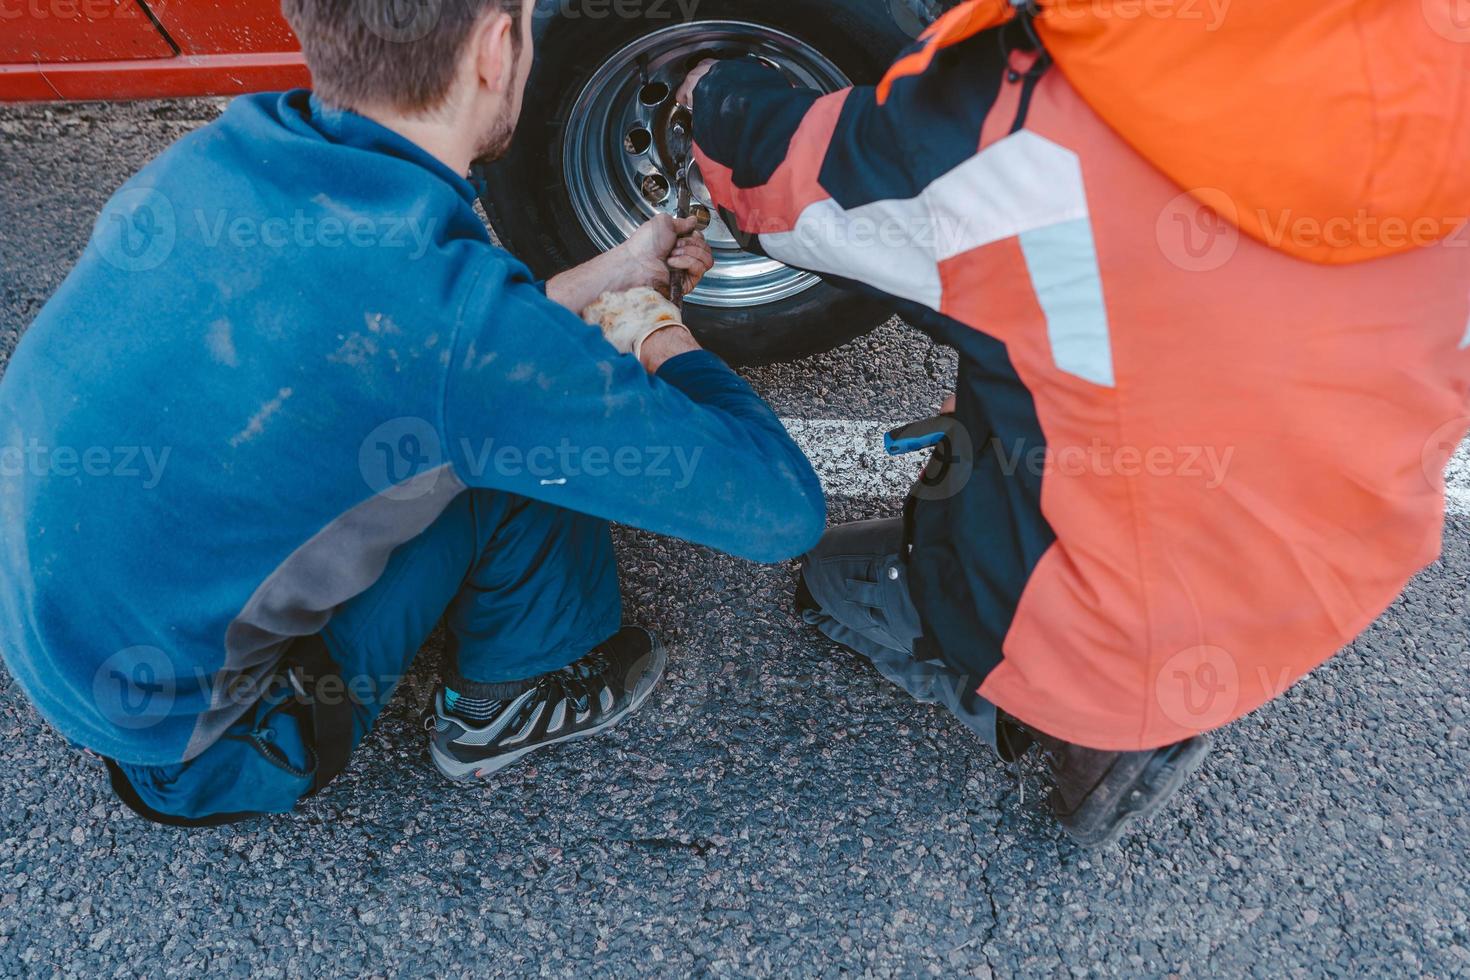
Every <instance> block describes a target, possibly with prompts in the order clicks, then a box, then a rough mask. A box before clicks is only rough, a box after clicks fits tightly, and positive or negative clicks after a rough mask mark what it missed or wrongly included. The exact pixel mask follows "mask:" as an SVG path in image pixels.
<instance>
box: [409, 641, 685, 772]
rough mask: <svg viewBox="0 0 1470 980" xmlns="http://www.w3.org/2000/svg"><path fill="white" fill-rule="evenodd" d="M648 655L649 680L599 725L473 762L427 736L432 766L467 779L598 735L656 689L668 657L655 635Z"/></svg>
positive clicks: (629, 712) (634, 709)
mask: <svg viewBox="0 0 1470 980" xmlns="http://www.w3.org/2000/svg"><path fill="white" fill-rule="evenodd" d="M652 655H653V656H655V657H656V658H657V660H658V667H657V669H655V670H654V672H653V679H652V680H651V681H649V683H648V686H647V687H645V688H644V689H643V690H642V691H641V692H639V693H638V694H637V695H635V696H634V698H633V701H632V703H631V704H629V705H628V707H627V708H626V709H624V710H623V711H621V712H619V713H618V714H616V715H613V716H612V717H611V718H609V719H607V721H604V722H603V723H602V724H600V725H595V726H593V727H592V728H585V729H583V730H582V731H580V732H573V733H571V734H570V735H563V736H561V737H560V738H554V739H551V740H550V741H546V742H537V743H536V744H535V745H528V746H526V747H525V748H523V749H516V750H515V751H514V752H506V753H504V754H502V755H497V756H495V757H494V758H492V759H482V760H479V761H476V762H464V761H461V760H459V759H456V758H454V757H453V756H451V755H448V754H446V753H445V752H444V751H443V750H441V749H440V748H439V746H438V744H436V743H435V742H434V741H433V740H432V739H430V741H429V758H430V759H432V760H434V768H436V769H438V770H439V772H441V773H442V774H444V776H446V777H448V778H449V779H452V780H454V781H455V782H465V781H468V780H470V779H477V778H478V779H483V778H485V777H487V776H491V775H494V774H495V773H497V772H499V771H500V770H502V769H505V768H507V767H509V766H513V765H515V764H516V763H517V762H519V761H521V759H523V758H525V757H526V756H528V755H530V754H531V753H532V752H535V751H537V750H539V749H546V748H550V747H551V746H553V745H566V744H568V743H570V742H579V741H581V740H582V739H584V738H591V737H592V736H593V735H601V734H602V733H603V732H606V731H608V730H609V729H612V728H616V727H617V726H618V725H619V724H620V723H621V722H622V721H623V719H625V718H627V717H628V716H630V715H632V714H633V713H634V712H636V711H637V710H638V709H639V708H641V707H643V705H644V703H645V702H646V701H647V700H648V699H649V698H650V697H652V696H653V692H654V691H656V690H658V685H659V682H660V681H662V680H663V678H664V669H665V668H666V667H668V664H669V660H668V656H667V654H666V653H665V652H664V648H663V644H662V643H660V642H659V641H658V640H657V639H656V638H655V639H654V641H653V654H652ZM643 676H644V677H647V676H648V675H647V674H645V675H643Z"/></svg>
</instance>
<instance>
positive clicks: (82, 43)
mask: <svg viewBox="0 0 1470 980" xmlns="http://www.w3.org/2000/svg"><path fill="white" fill-rule="evenodd" d="M309 80H310V76H309V74H308V73H307V70H306V63H305V61H304V60H303V59H302V57H301V50H300V46H299V45H298V44H297V41H296V36H295V35H294V34H292V33H291V28H290V27H289V26H287V24H286V21H285V19H284V18H282V17H281V10H280V3H279V0H0V101H8V102H16V101H20V102H24V101H57V100H73V99H109V100H111V99H154V98H169V97H174V96H185V95H233V94H236V93H239V92H258V91H265V90H270V89H285V88H292V87H295V86H299V85H306V84H308V82H309Z"/></svg>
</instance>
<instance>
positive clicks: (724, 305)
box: [483, 0, 916, 364]
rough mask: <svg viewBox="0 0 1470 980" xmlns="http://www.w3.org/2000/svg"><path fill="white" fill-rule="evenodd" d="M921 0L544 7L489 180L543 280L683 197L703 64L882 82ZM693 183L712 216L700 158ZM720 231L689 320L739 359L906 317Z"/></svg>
mask: <svg viewBox="0 0 1470 980" xmlns="http://www.w3.org/2000/svg"><path fill="white" fill-rule="evenodd" d="M910 2H911V0H611V2H608V3H602V4H595V3H592V2H588V0H582V4H581V5H580V6H579V5H578V4H577V3H575V2H573V0H554V2H552V3H549V4H548V3H546V2H545V0H543V3H542V6H541V9H538V11H537V14H536V19H535V23H536V48H537V50H536V63H535V66H534V68H533V69H532V73H531V80H530V84H529V85H528V86H527V92H526V101H525V105H524V108H523V109H522V112H521V119H520V125H519V127H518V130H517V134H516V138H515V141H514V143H513V145H512V146H511V149H510V152H509V153H508V154H507V155H506V156H505V158H503V159H502V160H500V161H498V162H497V163H495V164H492V165H490V166H489V167H487V168H486V170H485V173H484V176H485V178H486V186H487V190H486V193H485V195H484V198H483V203H484V205H485V211H486V214H487V215H488V217H489V219H490V223H491V226H492V227H493V228H494V230H495V233H496V235H497V237H498V238H499V239H500V241H501V243H502V244H503V245H504V246H505V247H506V248H507V249H509V250H510V251H511V252H513V253H514V254H515V255H516V256H517V257H519V258H520V259H522V260H523V261H525V262H526V263H527V264H528V265H529V266H530V267H531V268H532V270H533V271H534V272H535V273H536V274H537V275H539V276H543V277H549V276H551V275H554V274H555V273H557V272H559V271H561V270H563V269H566V268H569V267H571V266H573V265H576V264H577V263H580V262H583V261H586V260H587V259H589V258H592V257H593V256H595V255H597V254H599V253H600V252H603V251H605V250H607V249H608V248H611V247H613V246H615V245H617V244H618V243H619V242H621V241H623V240H625V239H626V238H627V237H628V236H629V235H630V234H632V232H633V230H634V229H636V228H637V227H638V226H639V225H641V224H642V223H643V222H644V221H646V220H648V218H650V217H652V216H653V215H654V214H655V213H657V212H659V211H666V212H672V211H673V210H674V208H675V206H676V203H677V202H676V194H675V192H674V190H673V188H672V187H671V184H672V179H671V177H672V170H671V168H670V167H669V166H668V164H667V159H666V154H665V153H664V152H663V144H662V138H661V133H662V130H663V127H664V126H665V125H666V121H667V118H668V114H669V112H670V110H671V109H672V103H673V92H674V91H675V90H676V89H677V87H678V83H679V81H681V80H682V78H683V76H684V73H685V72H686V71H687V70H688V69H689V67H691V66H692V65H693V64H695V63H697V62H698V61H699V60H700V59H701V58H703V57H707V56H710V55H716V56H722V57H723V56H739V55H754V56H756V57H759V58H761V59H763V60H765V61H767V62H768V63H770V64H772V65H775V66H776V67H778V68H780V69H781V70H782V71H783V72H785V73H786V74H787V76H788V77H789V78H791V79H792V81H793V82H795V83H797V84H801V85H806V86H810V87H814V88H818V89H821V90H823V91H834V90H837V89H840V88H844V87H846V86H847V85H849V84H853V83H863V82H872V81H874V80H876V79H877V78H879V77H881V75H882V73H883V71H884V70H885V69H886V67H887V66H888V65H889V64H890V63H891V61H892V59H893V58H894V57H895V56H896V54H897V53H898V51H899V50H901V49H902V47H903V46H904V45H905V44H906V43H908V42H910V41H912V40H913V34H914V33H916V32H915V30H914V29H913V27H912V25H911V24H910V23H908V21H911V20H913V17H912V15H911V14H909V13H908V10H909V7H908V4H909V3H910ZM593 10H597V11H600V12H601V14H602V16H600V17H594V16H593V14H592V11H593ZM687 11H693V14H692V16H685V12H687ZM691 185H692V187H693V191H694V203H695V206H696V207H699V206H701V205H702V206H704V207H705V209H706V210H708V205H709V200H708V197H707V194H706V192H705V189H704V185H703V182H702V181H701V180H700V179H699V175H698V169H697V167H696V168H695V169H694V172H693V173H692V174H691ZM705 234H706V237H707V238H708V239H709V241H710V245H711V246H712V248H713V250H714V252H715V267H714V269H712V270H711V271H710V273H709V274H708V275H707V276H706V277H705V279H704V281H703V282H702V283H701V284H700V286H699V288H698V289H697V290H695V291H694V292H693V293H691V294H690V295H689V296H688V297H687V299H686V305H685V319H686V321H687V322H688V324H689V327H690V329H691V330H693V331H694V333H695V335H696V336H697V337H698V338H699V340H700V342H701V343H702V344H703V345H704V346H706V347H708V348H709V349H711V350H713V351H715V352H716V353H718V354H720V355H721V356H722V357H724V358H725V359H727V360H729V361H731V362H732V363H736V364H759V363H766V362H770V361H779V360H788V359H790V358H794V357H799V356H802V355H805V354H810V353H814V352H817V351H821V350H826V349H828V348H830V347H834V346H836V345H838V344H841V343H845V342H846V341H848V340H850V339H852V338H853V337H856V336H858V335H860V334H863V333H865V332H867V331H868V330H871V329H872V328H873V327H875V326H877V325H878V324H880V323H882V322H883V321H884V320H886V319H887V318H888V317H889V316H890V315H891V311H890V309H889V308H888V307H887V305H885V304H884V303H882V302H879V301H876V300H874V299H872V298H870V297H867V296H862V295H859V294H857V293H855V292H849V291H845V290H841V289H838V288H837V287H835V286H832V285H830V284H828V283H825V282H822V281H821V280H820V279H818V278H817V277H816V276H813V275H811V274H810V273H806V272H802V271H799V270H796V269H792V268H790V267H788V266H785V265H782V264H781V263H779V262H776V261H774V260H772V259H767V258H765V257H763V256H759V255H754V254H752V253H749V252H746V251H744V250H743V249H741V248H740V246H739V244H738V242H737V240H736V236H735V235H734V234H732V232H731V230H730V229H728V228H726V227H725V225H724V224H723V223H722V222H721V221H720V219H719V217H718V215H711V224H710V227H709V229H708V230H707V231H706V233H705Z"/></svg>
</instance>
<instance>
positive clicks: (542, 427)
mask: <svg viewBox="0 0 1470 980" xmlns="http://www.w3.org/2000/svg"><path fill="white" fill-rule="evenodd" d="M521 272H523V269H522V267H520V266H519V263H514V262H513V261H508V260H495V259H492V260H489V261H486V262H485V263H484V266H483V268H482V271H481V274H480V276H479V282H478V284H477V285H476V286H475V287H474V289H473V295H472V299H471V300H470V301H469V302H468V303H467V306H466V309H467V313H466V314H465V316H464V318H463V320H462V323H461V326H460V328H459V333H458V338H457V340H456V342H455V344H454V347H453V349H452V350H451V351H450V352H449V358H450V360H449V363H448V365H447V368H448V370H447V376H446V382H445V390H444V396H443V417H442V424H441V429H442V438H443V439H444V455H445V457H446V458H447V460H448V461H449V462H450V463H451V464H452V465H453V468H454V470H455V472H456V473H457V474H458V475H459V476H460V478H461V480H462V481H463V482H464V483H465V484H466V485H467V486H471V487H483V488H491V489H496V490H505V491H509V492H512V493H517V494H520V495H522V496H525V497H529V498H533V499H536V500H541V501H545V502H547V503H552V504H556V505H558V506H561V507H565V508H567V509H570V510H575V511H579V512H582V513H586V514H592V515H594V516H597V517H602V518H606V519H607V520H610V521H616V522H618V523H621V524H627V525H631V526H633V527H638V528H642V529H644V530H648V531H653V532H656V533H659V534H666V535H669V536H671V537H676V538H682V539H685V540H688V541H693V542H695V543H697V544H702V545H707V546H709V547H712V548H717V549H719V550H720V551H724V552H728V553H729V554H732V555H736V556H738V557H741V558H748V559H752V560H755V561H764V562H774V561H783V560H785V559H787V558H791V557H794V556H796V555H800V554H802V553H804V552H806V551H809V550H810V549H811V548H812V546H814V545H815V544H816V542H817V540H818V538H820V537H821V534H822V531H823V529H824V527H825V524H826V503H825V500H824V498H823V494H822V488H821V484H820V482H819V481H818V480H817V477H816V474H815V473H814V472H813V471H812V468H811V464H810V463H808V461H807V459H806V457H805V456H804V455H803V454H802V452H801V450H800V449H799V448H798V447H797V446H796V444H795V443H794V442H792V440H791V438H790V436H789V435H788V434H787V433H786V429H785V427H784V426H782V424H781V421H780V420H779V419H778V418H777V417H776V416H775V414H774V413H773V412H772V411H771V409H770V408H769V407H768V406H767V405H766V404H765V402H763V401H762V400H761V399H760V398H759V397H758V396H757V395H756V394H755V392H754V391H752V390H751V388H750V386H749V385H747V384H746V383H745V382H744V381H743V380H741V379H740V378H739V377H738V376H737V375H736V374H735V373H734V372H733V371H731V370H730V369H729V368H728V367H726V366H725V364H724V363H723V362H722V361H720V359H719V358H717V357H715V356H714V355H713V354H710V353H708V352H705V351H697V352H693V353H688V354H683V355H680V356H678V357H675V358H673V359H671V360H669V361H668V362H667V363H666V364H664V365H663V367H662V368H661V369H660V371H659V372H658V374H657V375H656V376H650V375H649V374H648V373H647V372H646V371H644V370H643V368H642V366H641V365H639V363H638V362H637V360H636V359H635V358H633V357H631V356H627V355H620V354H618V353H617V352H616V351H615V350H614V349H613V348H612V346H611V345H609V344H608V343H607V342H606V341H605V340H604V339H603V337H602V333H601V332H600V331H599V330H597V329H596V328H595V327H591V326H588V325H587V324H585V323H583V322H582V321H581V320H580V319H578V318H577V317H576V316H574V315H573V314H572V313H570V312H568V311H567V310H566V309H564V308H562V307H561V306H559V305H557V304H556V303H554V302H552V301H551V300H548V299H547V298H546V297H545V296H544V295H543V294H542V293H541V292H539V291H538V290H537V289H536V287H535V285H534V284H533V283H531V282H530V281H529V278H528V277H526V276H523V275H521Z"/></svg>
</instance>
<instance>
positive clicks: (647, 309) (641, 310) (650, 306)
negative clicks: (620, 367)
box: [582, 286, 684, 361]
mask: <svg viewBox="0 0 1470 980" xmlns="http://www.w3.org/2000/svg"><path fill="white" fill-rule="evenodd" d="M582 319H584V320H586V321H587V322H588V323H590V324H592V325H593V326H594V327H601V328H602V335H603V336H604V337H606V338H607V342H608V343H610V344H612V345H613V346H614V347H616V348H617V349H618V353H620V354H632V355H633V356H634V357H636V358H638V360H639V361H642V360H643V342H644V341H645V340H647V339H648V338H649V337H651V336H653V335H654V334H655V333H658V332H659V331H660V330H662V329H664V328H665V327H682V326H683V325H684V324H683V322H682V321H681V320H680V319H679V308H678V307H677V306H675V305H674V304H673V303H670V302H669V301H668V300H667V299H665V298H664V297H663V296H662V295H661V294H660V293H658V292H657V291H655V290H653V289H650V288H649V287H647V286H639V287H637V288H636V289H629V290H626V291H624V292H615V293H603V294H602V296H601V297H600V298H599V299H598V300H597V302H595V303H593V304H592V305H591V306H589V307H587V309H585V310H583V311H582Z"/></svg>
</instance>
